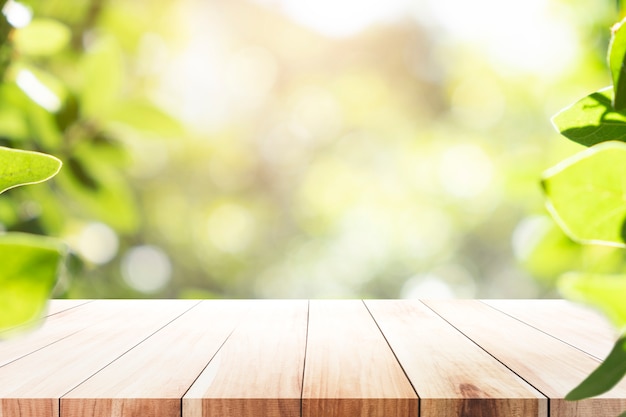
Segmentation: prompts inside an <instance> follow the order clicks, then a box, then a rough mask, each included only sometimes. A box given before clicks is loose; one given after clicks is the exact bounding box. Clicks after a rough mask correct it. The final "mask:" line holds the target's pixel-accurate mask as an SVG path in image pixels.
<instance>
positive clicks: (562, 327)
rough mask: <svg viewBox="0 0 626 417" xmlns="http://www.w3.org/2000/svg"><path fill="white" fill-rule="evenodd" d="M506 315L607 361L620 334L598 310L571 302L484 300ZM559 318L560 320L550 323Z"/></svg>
mask: <svg viewBox="0 0 626 417" xmlns="http://www.w3.org/2000/svg"><path fill="white" fill-rule="evenodd" d="M482 301H483V302H484V303H485V304H487V305H490V306H492V307H494V308H496V309H498V310H500V311H502V312H503V313H505V314H508V315H510V316H512V317H515V318H516V319H518V320H520V321H523V322H524V323H526V324H528V325H530V326H533V327H535V328H537V329H539V330H541V331H542V332H545V333H548V334H549V335H552V336H554V337H556V338H558V339H560V340H562V341H564V342H565V343H568V344H570V345H572V346H575V347H577V348H578V349H580V350H582V351H584V352H587V353H589V354H590V355H592V356H595V357H596V358H598V359H604V358H605V357H606V356H607V355H608V354H609V352H610V351H611V349H612V348H613V345H614V344H615V341H616V340H617V338H618V332H617V331H616V330H615V328H614V327H613V326H611V324H610V323H609V322H608V321H607V319H606V318H605V317H604V316H602V315H601V314H600V313H599V312H597V311H596V310H592V309H591V308H588V307H584V306H582V305H580V304H575V303H572V302H570V301H567V300H482ZM549 317H559V320H546V318H549Z"/></svg>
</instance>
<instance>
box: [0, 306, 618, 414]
mask: <svg viewBox="0 0 626 417" xmlns="http://www.w3.org/2000/svg"><path fill="white" fill-rule="evenodd" d="M611 334H612V330H611V328H610V327H608V326H607V323H606V322H605V321H604V320H603V319H602V318H600V317H599V316H598V315H597V314H595V313H594V312H592V311H589V310H588V309H586V308H582V307H580V306H578V305H574V304H571V303H568V302H565V301H555V300H549V301H546V300H533V301H530V300H519V301H518V300H516V301H513V300H483V301H478V300H450V301H434V300H430V301H428V300H425V301H419V300H410V301H408V300H405V301H403V300H365V301H362V300H336V301H327V300H311V301H308V300H222V301H217V300H204V301H200V300H92V301H89V300H80V301H69V300H54V301H53V302H52V303H51V304H50V309H49V315H48V317H47V319H46V320H45V322H43V324H42V325H41V326H40V327H39V328H38V329H36V330H34V331H33V332H31V333H28V334H26V335H23V336H20V337H19V338H13V339H9V340H3V341H0V417H144V416H148V417H253V416H254V417H257V416H261V417H496V416H497V417H548V416H550V417H616V416H618V415H619V414H620V413H622V412H624V411H626V382H622V383H620V384H619V385H618V386H617V387H616V388H615V389H614V390H612V391H610V392H609V393H607V394H605V395H603V396H600V397H598V398H594V399H591V400H585V401H581V402H566V401H564V400H563V397H564V395H565V394H566V393H567V392H568V391H569V390H570V389H571V388H573V387H574V386H575V385H577V384H578V383H579V382H580V381H581V380H582V379H583V378H584V377H586V376H587V375H588V373H589V372H591V370H592V369H594V368H595V367H596V366H597V365H598V364H599V363H600V360H599V359H598V357H601V356H602V352H604V351H606V350H607V347H608V348H610V346H611V345H612V343H613V342H612V340H611Z"/></svg>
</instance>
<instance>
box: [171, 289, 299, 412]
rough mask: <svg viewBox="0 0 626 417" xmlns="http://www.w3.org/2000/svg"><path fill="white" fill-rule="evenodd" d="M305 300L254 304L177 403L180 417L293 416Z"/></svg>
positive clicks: (297, 404) (297, 401)
mask: <svg viewBox="0 0 626 417" xmlns="http://www.w3.org/2000/svg"><path fill="white" fill-rule="evenodd" d="M307 310H308V302H307V301H306V300H274V301H257V302H253V303H252V305H251V309H250V312H249V313H248V315H247V316H246V317H245V319H244V320H243V321H242V323H241V325H240V326H239V327H237V329H236V330H235V331H234V332H233V334H232V335H231V336H230V337H229V338H228V340H227V341H226V342H225V343H224V345H223V346H222V348H221V349H220V350H219V352H218V353H217V354H216V356H215V357H214V358H213V359H212V360H211V362H209V364H208V365H207V367H206V369H205V370H204V371H203V372H202V375H200V377H199V378H198V380H197V381H196V382H195V384H194V385H193V386H192V387H191V388H190V389H189V392H188V393H187V394H186V395H185V397H184V399H183V405H184V406H183V417H213V416H220V417H258V416H264V417H298V416H300V396H301V389H302V372H303V368H304V355H305V347H306V331H307Z"/></svg>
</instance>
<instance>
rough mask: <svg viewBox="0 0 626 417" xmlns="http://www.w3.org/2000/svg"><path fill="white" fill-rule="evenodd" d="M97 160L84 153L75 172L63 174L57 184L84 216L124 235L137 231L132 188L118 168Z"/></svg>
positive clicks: (78, 157) (78, 156)
mask: <svg viewBox="0 0 626 417" xmlns="http://www.w3.org/2000/svg"><path fill="white" fill-rule="evenodd" d="M95 158H96V157H95V156H93V157H92V156H86V155H85V153H84V152H83V154H82V155H74V163H73V165H72V166H73V167H74V169H72V170H70V169H68V170H63V171H62V172H61V173H60V175H59V176H58V178H57V184H59V186H60V187H61V189H62V190H63V191H64V192H65V193H66V194H67V196H68V197H70V198H71V199H72V200H73V201H74V202H75V203H77V204H78V207H77V210H78V211H79V212H82V215H85V214H87V215H88V216H93V217H95V218H97V219H99V220H101V221H103V222H105V223H107V224H109V225H110V226H111V227H113V228H115V229H117V230H118V231H121V232H132V231H134V230H135V229H136V228H137V224H138V220H139V219H138V214H137V208H136V205H135V201H134V198H133V194H132V191H131V189H130V188H129V185H128V184H127V182H126V181H125V180H124V178H123V177H122V176H121V175H120V173H119V172H118V171H117V170H116V169H115V168H114V167H111V166H109V165H107V164H106V163H102V162H97V161H96V160H95ZM68 165H69V164H68Z"/></svg>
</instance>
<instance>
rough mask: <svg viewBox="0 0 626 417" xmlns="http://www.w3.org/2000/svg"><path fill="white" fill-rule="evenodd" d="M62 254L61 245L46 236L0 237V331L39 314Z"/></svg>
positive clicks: (48, 294) (27, 320)
mask: <svg viewBox="0 0 626 417" xmlns="http://www.w3.org/2000/svg"><path fill="white" fill-rule="evenodd" d="M63 255H64V248H63V246H62V245H60V244H59V243H58V241H56V240H53V239H50V238H46V237H43V236H36V235H28V234H22V233H9V234H6V235H2V236H0V289H1V290H0V332H2V331H6V330H7V329H11V328H14V327H16V326H21V325H24V324H27V323H28V322H32V321H33V320H36V319H37V318H39V317H40V315H41V314H42V312H43V311H44V309H45V305H46V302H47V301H48V298H49V297H50V294H51V292H52V289H53V288H54V285H55V283H56V280H57V276H58V272H59V266H60V263H61V260H62V259H63ZM2 336H6V333H5V334H3V335H2Z"/></svg>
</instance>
